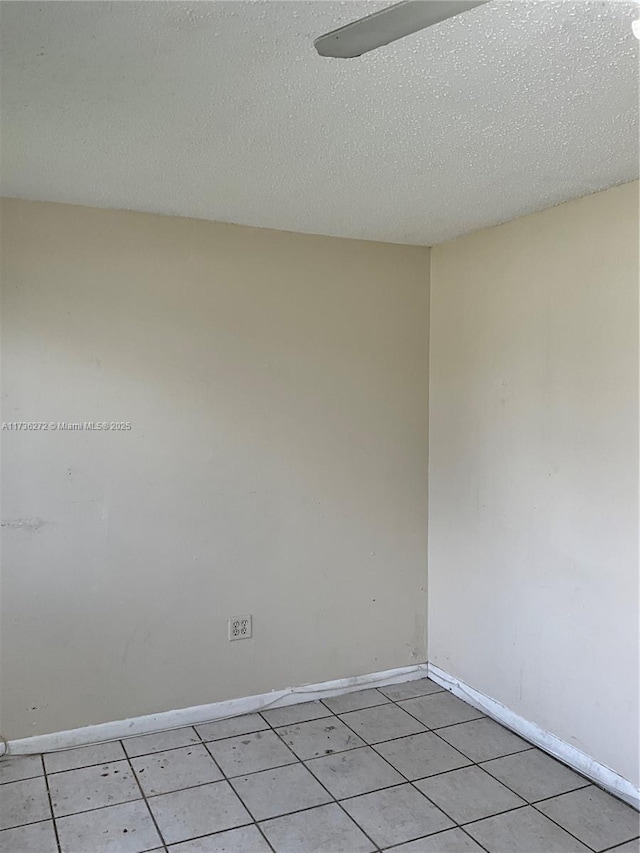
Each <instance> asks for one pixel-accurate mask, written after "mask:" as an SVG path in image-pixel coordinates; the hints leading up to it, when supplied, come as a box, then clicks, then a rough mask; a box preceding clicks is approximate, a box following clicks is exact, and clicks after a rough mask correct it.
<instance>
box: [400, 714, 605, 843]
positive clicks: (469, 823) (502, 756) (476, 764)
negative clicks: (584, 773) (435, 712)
mask: <svg viewBox="0 0 640 853" xmlns="http://www.w3.org/2000/svg"><path fill="white" fill-rule="evenodd" d="M456 698H457V697H456ZM460 701H461V702H464V699H461V700H460ZM465 704H469V703H468V702H467V703H465ZM470 707H472V706H470ZM483 716H487V715H483ZM488 719H491V718H490V717H488ZM469 722H472V721H471V720H470V721H469ZM494 722H496V723H497V725H499V726H500V727H501V728H503V729H505V731H507V732H509V731H510V730H509V729H507V728H506V727H505V726H503V725H502V724H501V723H498V722H497V721H496V720H494ZM453 725H460V726H462V725H465V724H464V723H455V724H453ZM441 728H450V727H448V726H442V727H441ZM432 732H433V734H435V735H436V736H437V737H440V735H438V731H437V730H434V729H432ZM510 733H512V732H510ZM517 737H520V736H519V735H517ZM440 740H442V741H443V742H444V743H446V744H448V745H449V746H451V747H452V748H453V749H456V747H453V745H452V744H450V743H449V742H448V741H447V740H445V738H443V737H440ZM520 740H522V741H523V742H524V743H530V741H527V740H526V739H525V738H520ZM535 748H536V747H535V746H533V745H531V746H530V747H529V749H521V750H518V751H517V752H511V753H507V755H518V754H519V753H521V752H529V751H530V750H531V749H535ZM456 751H457V752H460V754H461V755H465V753H464V752H462V750H459V749H456ZM507 755H500V756H497V757H498V758H506V757H507ZM465 758H468V759H469V760H470V761H472V762H473V765H472V766H474V767H479V768H480V769H481V770H482V769H483V768H482V767H481V765H480V763H479V762H477V761H474V760H473V759H472V758H470V756H468V755H465ZM491 760H493V759H485V761H491ZM484 772H485V773H487V771H486V770H485V771H484ZM574 772H575V771H574ZM489 775H490V776H491V774H489ZM577 775H580V774H577ZM492 778H495V777H492ZM581 778H584V777H581ZM416 781H420V780H416ZM496 781H499V782H500V784H501V785H504V787H505V788H507V790H509V791H511V793H512V794H514V795H515V796H516V797H520V799H522V800H524V802H525V805H524V806H517V807H516V808H514V809H508V810H507V811H506V812H501V813H500V814H507V813H508V811H518V810H519V809H522V808H526V807H527V806H528V807H531V808H534V809H535V810H536V812H537V813H538V814H541V815H543V817H548V816H547V815H544V813H543V812H541V811H540V810H539V809H536V808H535V805H534V804H533V803H530V802H528V801H527V800H525V798H524V797H521V796H520V794H518V793H517V792H516V791H514V790H513V789H512V788H510V787H509V786H508V785H506V784H505V783H504V782H502V781H501V780H496ZM582 787H585V786H582ZM581 789H582V788H579V789H576V790H581ZM417 790H419V789H417ZM423 796H424V795H423ZM556 796H562V795H560V794H558V795H556ZM427 799H429V798H428V797H427ZM547 799H554V798H553V797H548V798H547ZM430 802H431V801H430ZM434 805H435V803H434ZM448 816H449V815H448ZM492 817H495V815H487V817H486V818H479V819H478V820H477V821H468V823H467V824H465V825H471V824H473V823H478V822H479V821H480V820H488V819H489V818H492ZM451 819H452V820H453V818H451ZM549 820H551V818H549ZM552 822H553V823H555V824H556V826H558V827H560V829H562V830H564V831H565V832H566V833H567V834H568V835H570V836H571V837H572V838H574V839H575V840H576V841H578V842H580V843H581V844H584V842H582V841H580V839H579V838H578V837H577V836H575V835H574V834H573V833H572V832H570V831H569V830H568V829H566V827H564V826H561V825H560V824H559V823H557V822H556V821H552ZM456 823H457V822H456ZM457 825H458V826H459V828H460V829H462V830H463V832H464V831H465V830H464V827H463V826H462V825H460V824H457ZM467 834H468V835H470V834H469V833H467ZM470 837H473V836H471V835H470ZM473 840H474V841H475V842H476V844H479V843H480V842H479V841H478V840H477V839H475V838H474V839H473ZM481 846H482V845H481ZM584 846H585V847H588V848H589V845H587V844H584ZM589 849H592V848H589Z"/></svg>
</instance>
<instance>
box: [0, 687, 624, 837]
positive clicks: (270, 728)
mask: <svg viewBox="0 0 640 853" xmlns="http://www.w3.org/2000/svg"><path fill="white" fill-rule="evenodd" d="M364 689H375V690H377V689H378V688H364ZM440 692H445V691H435V692H432V693H428V694H424V697H409V698H426V697H428V696H431V695H434V694H437V693H440ZM383 695H384V694H383ZM386 698H387V699H388V700H389V701H388V702H381V703H380V704H378V705H370V706H367V708H361V709H353V711H354V712H357V711H364V710H368V709H369V708H380V707H384V706H386V705H389V704H393V705H396V706H397V707H399V708H400V709H401V710H403V711H405V713H407V714H408V715H409V716H410V717H412V718H413V719H416V720H417V722H419V723H420V724H421V725H422V726H425V724H424V723H423V722H422V721H421V720H418V718H416V717H414V716H413V714H411V713H410V712H409V711H406V709H405V708H403V707H402V706H401V705H400V704H399V703H400V702H404V701H407V699H399V700H397V701H396V700H394V699H390V698H389V697H386ZM312 701H313V700H312ZM316 701H321V702H322V700H316ZM461 701H464V700H461ZM323 704H324V702H323ZM466 704H468V703H466ZM326 707H327V708H328V706H326ZM471 707H472V706H471ZM328 710H329V714H328V715H327V716H326V717H314V718H312V719H311V720H300V721H297V722H295V723H289V724H286V725H284V726H278V727H275V726H273V725H271V724H270V723H269V721H268V720H266V719H265V722H266V724H267V727H268V728H267V729H259V730H257V731H256V732H246V733H243V734H241V735H229V736H228V737H225V738H218V739H216V740H215V741H205V740H204V739H203V738H202V737H201V735H200V734H199V733H198V732H197V731H196V730H195V727H194V726H182V727H179V728H181V729H189V728H190V729H192V730H193V731H194V732H195V735H196V737H197V738H198V741H196V743H195V744H187V745H185V746H182V747H170V748H169V749H167V750H157V751H156V752H155V753H153V752H152V753H143V754H142V755H140V756H129V755H128V754H127V753H126V749H124V746H123V744H122V741H119V743H120V744H121V746H123V751H124V754H125V757H124V759H116V761H122V760H126V761H127V762H128V764H129V766H130V768H131V771H132V773H133V775H134V778H135V780H136V783H137V785H138V788H139V789H140V793H141V796H142V799H143V801H144V802H145V803H146V806H147V809H148V811H149V813H150V816H151V819H152V821H153V823H154V825H155V827H156V830H157V832H158V834H159V837H160V839H161V841H162V844H163V846H164V849H165V851H166V850H167V844H166V842H165V841H164V837H163V835H162V833H161V832H160V829H159V826H158V824H157V822H156V820H155V817H154V815H153V812H152V811H151V808H150V805H149V802H148V798H147V796H146V795H145V794H144V791H143V790H142V786H141V783H140V781H139V779H138V777H137V775H136V773H135V770H134V768H133V765H132V763H131V762H132V759H133V758H143V757H148V756H152V755H157V754H159V753H162V752H170V751H178V750H180V749H188V748H189V747H190V746H195V745H200V744H202V745H204V746H205V749H207V753H208V754H209V756H210V758H211V760H212V761H213V763H214V765H215V766H216V767H217V769H218V770H219V771H220V773H221V775H222V777H223V779H224V780H225V781H226V782H227V784H229V785H230V787H231V788H232V790H233V791H234V793H235V794H236V797H238V799H239V801H240V802H241V803H242V805H243V807H244V808H245V809H246V810H247V813H248V814H249V816H250V817H251V818H252V823H250V824H245V826H249V825H254V826H256V828H257V829H258V831H259V832H260V834H261V835H262V837H263V838H264V839H265V842H266V843H267V845H268V846H269V849H270V850H273V849H274V848H273V846H272V845H271V844H270V842H269V840H268V839H267V838H266V836H265V835H264V832H263V831H262V829H261V827H260V825H259V823H258V821H256V819H255V818H254V817H253V815H252V814H251V812H250V810H249V809H248V808H247V806H246V805H245V804H244V802H243V801H242V799H241V798H240V797H239V795H238V794H237V792H236V791H235V788H234V787H233V784H232V782H231V781H230V780H232V779H237V778H240V777H241V776H251V775H255V774H257V773H263V772H268V771H270V770H274V769H277V768H266V770H258V771H252V772H250V773H241V774H238V776H227V774H226V773H225V772H224V771H223V770H222V768H221V767H220V765H219V764H218V762H217V761H216V760H215V758H214V756H213V755H212V754H211V752H210V751H209V749H208V746H207V745H208V744H211V743H216V742H219V741H224V740H229V739H231V738H233V737H243V736H250V735H254V734H258V733H259V732H266V731H273V732H274V733H275V734H276V736H277V737H278V738H279V739H280V740H281V741H282V742H283V743H284V745H285V746H286V747H287V748H288V749H289V750H290V751H292V750H291V749H290V747H289V745H288V744H286V743H285V741H284V738H283V737H282V736H281V735H280V734H279V732H278V730H277V729H285V728H291V727H294V726H299V725H302V724H304V723H307V722H320V721H322V720H324V721H326V720H329V719H331V718H336V719H338V720H340V721H341V722H342V723H343V724H344V725H345V726H346V728H348V729H349V730H350V731H352V732H353V733H354V734H355V735H356V736H357V737H359V738H360V737H361V736H360V735H359V734H358V732H356V731H355V730H354V729H353V728H352V727H351V726H350V725H349V724H348V723H347V722H345V721H344V720H343V719H342V717H341V716H340V714H338V713H336V712H335V711H332V710H331V709H330V708H328ZM252 713H256V714H259V712H252ZM343 713H344V714H349V713H352V712H351V711H345V712H343ZM260 716H261V715H260ZM486 716H487V715H484V714H483V715H482V717H486ZM262 719H264V717H262ZM477 719H480V718H477ZM489 719H491V718H489ZM211 722H216V720H213V721H211ZM469 722H473V720H468V721H463V722H461V723H452V724H449V725H447V726H440V727H439V729H443V728H451V727H453V726H456V725H465V724H466V723H469ZM494 722H495V721H494ZM205 724H206V723H204V724H203V723H198V725H205ZM497 725H499V726H500V727H501V728H503V729H505V730H506V731H507V732H509V731H510V730H509V729H507V728H506V727H505V726H502V725H501V724H500V723H497ZM167 731H169V730H167ZM427 732H431V733H433V734H435V735H436V736H438V737H440V739H441V740H442V741H443V742H444V743H446V744H447V745H448V746H449V747H450V748H451V749H454V750H455V751H456V752H458V753H459V754H460V755H462V756H464V757H465V758H466V759H467V760H468V761H469V762H470V764H469V765H466V766H467V767H470V766H474V767H478V768H479V769H481V770H484V772H485V773H487V774H488V775H489V776H490V777H491V778H492V779H494V780H495V781H497V782H498V783H499V784H501V785H503V786H504V787H505V788H506V789H507V790H509V791H511V793H513V794H514V795H516V796H518V797H519V798H521V799H522V800H523V801H524V803H523V805H520V806H516V807H514V808H513V809H507V810H505V811H502V812H496V813H493V814H490V815H487V816H486V817H483V818H478V819H477V820H474V821H468V822H466V823H465V824H464V825H461V824H459V823H458V822H457V821H455V820H454V819H453V818H452V817H451V816H450V815H449V814H447V812H445V810H444V809H442V808H441V807H440V806H438V805H437V803H433V805H434V807H436V808H437V809H438V810H439V811H440V812H442V813H443V814H445V815H446V816H447V817H448V818H449V819H450V820H452V822H453V823H454V824H455V826H456V827H458V828H459V829H460V830H461V831H462V832H465V834H466V835H468V836H469V837H470V838H473V836H471V835H470V834H469V833H467V832H466V831H465V828H464V827H465V826H470V825H473V824H475V823H478V822H480V821H483V820H488V819H490V818H493V817H496V816H498V815H504V814H508V813H509V812H511V811H518V810H521V809H523V808H527V807H530V808H533V809H535V811H536V812H537V813H538V814H540V815H542V816H543V817H546V818H547V819H548V820H550V821H551V822H552V823H554V824H555V825H556V826H558V827H559V828H560V829H562V830H563V831H564V832H566V833H567V834H568V835H569V836H571V837H572V838H574V839H576V840H577V841H579V842H580V843H582V844H585V842H583V841H581V840H580V839H579V838H577V836H575V835H573V833H571V832H570V831H569V830H568V829H567V828H566V827H564V826H562V825H561V824H559V823H558V822H557V821H555V820H553V818H550V817H549V816H548V815H545V814H544V812H542V811H541V810H540V809H538V808H536V804H540V803H544V802H547V801H549V800H553V799H556V798H557V797H560V796H563V795H564V794H569V793H573V792H575V791H579V790H583V789H584V788H585V787H589V786H592V787H595V788H599V786H597V785H595V784H594V783H593V782H591V781H590V780H587V779H586V777H584V776H582V775H581V774H580V773H578V772H577V771H576V770H574V769H573V768H569V769H570V770H571V772H573V773H574V774H575V775H576V776H578V778H580V779H583V780H584V784H582V785H580V786H578V787H577V788H573V789H571V790H570V791H563V792H562V793H560V794H554V795H552V796H549V797H544V798H542V799H540V800H536V801H535V802H531V801H528V800H526V798H524V797H522V796H521V795H520V794H518V793H517V792H516V791H514V790H513V789H512V788H510V787H509V785H507V784H506V783H504V782H503V781H502V780H500V779H496V777H494V776H493V775H492V774H491V773H490V772H489V771H488V770H485V769H484V767H483V766H482V763H487V762H489V761H492V760H494V759H483V761H482V762H478V761H474V760H473V759H471V758H470V757H469V756H466V755H465V754H464V753H463V752H462V751H461V750H458V749H457V748H456V747H454V746H453V745H452V744H449V743H448V741H446V740H445V739H444V738H443V737H441V736H440V735H439V734H438V729H429V728H428V727H427V726H425V729H424V731H423V732H414V733H412V734H408V735H402V736H400V737H398V738H391V739H389V740H386V741H379V742H378V743H377V744H370V743H366V742H365V743H363V744H362V746H356V747H353V748H352V749H351V750H337V751H335V752H332V753H331V755H339V754H341V753H343V752H350V751H355V750H358V749H366V748H370V749H372V750H373V751H374V752H375V754H376V755H377V756H378V757H380V758H381V759H382V760H383V761H385V763H387V764H388V765H389V766H390V767H392V768H393V770H394V771H395V772H397V773H399V775H400V776H401V777H402V778H403V779H404V780H405V782H400V783H397V784H394V785H387V786H385V787H384V788H379V789H377V791H368V792H365V793H364V794H355V795H353V796H350V797H343V798H342V801H346V800H350V799H355V798H357V797H363V796H367V795H368V794H373V793H377V792H379V791H384V790H387V789H391V788H394V787H399V786H401V785H403V784H405V783H406V784H409V785H411V786H412V787H413V788H414V790H416V791H417V792H418V793H420V794H421V796H423V797H424V798H425V799H426V800H427V801H428V802H430V803H432V802H433V801H432V800H430V799H429V797H427V796H426V794H424V792H422V791H420V789H419V788H417V787H416V784H415V783H416V782H419V781H422V780H424V779H430V778H434V777H437V776H441V775H446V774H447V773H450V772H453V771H454V770H457V769H464V768H451V769H449V770H444V771H441V772H440V773H435V774H432V775H431V776H428V777H421V779H416V780H410V779H408V778H407V777H406V776H405V775H404V774H403V773H402V772H401V771H400V770H398V768H397V767H394V765H393V764H392V763H391V762H390V761H389V760H388V759H386V758H385V756H384V755H381V754H380V753H379V752H378V750H377V749H376V747H377V746H380V745H382V744H384V743H390V742H392V741H394V740H402V739H405V738H408V737H413V736H415V735H418V734H424V733H427ZM153 734H160V732H158V733H156V732H154V733H153ZM135 737H144V735H137V736H135ZM361 739H362V738H361ZM520 739H521V740H523V741H524V742H525V743H529V742H528V741H527V740H526V739H525V738H522V737H521V738H520ZM76 748H77V749H82V748H83V747H76ZM535 748H536V747H535V746H534V745H530V746H529V747H528V748H526V749H524V750H518V751H517V752H514V753H507V754H505V755H500V756H497V757H496V758H505V757H507V756H509V755H518V754H520V753H523V752H527V751H530V750H532V749H535ZM292 755H293V756H294V759H295V760H294V761H293V762H292V763H291V764H288V765H278V766H279V767H283V766H284V767H286V766H292V765H293V764H296V763H297V764H301V765H302V766H303V767H305V768H306V769H307V770H309V772H312V771H310V769H309V768H308V767H307V765H306V763H305V762H313V761H317V760H319V759H320V758H323V757H328V756H322V755H320V756H314V757H312V758H308V759H301V758H299V757H298V756H297V755H295V753H293V751H292ZM40 758H41V762H42V767H43V774H44V779H45V785H46V789H47V796H48V799H49V807H50V812H51V818H52V822H53V827H54V832H55V836H56V844H57V847H58V851H59V853H60V849H61V848H60V842H59V838H58V830H57V824H56V820H57V818H56V817H55V816H54V813H53V804H52V800H51V794H50V791H49V779H48V777H49V776H50V775H51V776H53V775H56V774H59V773H65V772H73V771H74V770H82V769H85V768H86V767H98V766H101V765H102V764H104V763H115V762H113V761H112V762H99V763H98V764H95V765H94V764H89V765H83V766H82V767H74V768H70V769H69V770H66V771H65V770H59V771H54V772H53V773H47V771H46V767H45V765H44V754H41V756H40ZM552 760H556V761H558V763H559V764H561V765H563V762H562V761H559V760H558V759H553V758H552ZM563 766H566V765H563ZM312 775H314V774H313V773H312ZM29 778H39V777H38V776H35V777H29ZM314 779H316V781H317V782H318V784H320V786H321V787H322V788H323V789H324V790H325V791H326V792H327V794H328V796H329V797H330V798H331V800H332V801H333V802H334V803H335V804H336V805H338V806H339V807H340V808H341V810H342V811H343V812H344V813H345V814H346V815H347V817H348V818H349V819H350V820H351V821H352V822H354V823H355V824H356V826H358V828H359V829H360V830H361V831H362V832H363V833H364V834H365V836H366V837H367V838H368V839H369V841H371V843H372V844H374V846H375V847H376V850H378V851H380V847H379V845H377V844H375V842H374V841H373V839H371V838H370V837H369V836H368V834H367V833H366V832H365V831H364V830H363V828H362V827H361V826H360V825H359V824H358V822H357V821H356V820H355V819H354V818H353V817H352V816H351V815H349V813H348V812H347V811H346V809H345V808H344V807H343V806H342V805H341V801H339V800H338V799H337V798H336V797H335V796H334V795H333V794H332V793H331V792H330V791H329V790H328V789H327V788H326V786H325V785H324V784H323V783H322V782H321V781H320V780H319V779H317V777H315V775H314ZM16 781H26V780H16ZM2 784H12V783H2ZM208 784H214V783H210V782H204V783H199V784H198V785H191V786H187V787H186V788H179V789H178V791H182V790H188V789H191V788H196V787H201V785H208ZM166 793H169V794H170V793H177V791H176V792H174V791H170V792H166ZM605 793H607V794H608V796H613V795H612V794H610V792H605ZM155 796H161V795H160V794H157V795H151V798H153V797H155ZM614 799H616V798H615V797H614ZM138 801H139V800H138V799H134V800H128V801H125V802H138ZM122 804H124V803H122ZM113 805H114V804H113V803H109V804H107V805H105V806H100V807H98V809H90V810H87V811H82V812H73V813H72V814H74V815H76V814H87V813H88V812H89V811H98V810H101V809H104V808H109V807H111V806H113ZM318 807H319V806H311V807H307V808H304V809H297V810H294V811H293V812H288V813H286V814H287V815H290V814H298V813H300V812H304V811H309V810H311V809H314V808H318ZM70 816H71V815H64V816H63V815H60V817H70ZM284 816H285V815H276V816H275V817H274V818H265V820H272V819H277V818H279V817H284ZM39 822H40V821H29V822H28V823H26V824H20V825H19V826H27V825H30V824H33V823H39ZM11 828H12V829H14V828H18V827H11ZM236 828H239V827H230V828H228V829H223V830H217V831H216V832H215V833H207V834H206V835H216V834H218V833H219V832H227V831H230V830H232V829H236ZM453 828H454V827H449V829H453ZM446 831H448V830H447V829H444V830H438V831H437V832H435V833H429V834H428V835H427V836H421V837H422V838H426V837H431V836H432V835H438V834H441V833H442V832H446ZM206 835H205V836H197V837H198V838H202V837H206ZM185 840H191V839H185ZM411 840H414V839H411ZM415 840H418V839H415ZM633 840H634V839H629V841H633ZM473 841H474V842H475V843H476V844H479V842H478V841H477V840H476V839H475V838H473ZM400 843H401V844H402V843H405V842H400ZM623 843H627V842H623ZM396 846H398V845H392V847H396ZM480 846H481V847H482V845H480ZM585 846H586V847H588V845H586V844H585ZM617 846H619V844H617V845H613V846H612V847H609V848H606V849H607V850H609V851H612V852H613V851H615V849H616V847H617ZM482 849H485V848H484V847H483V848H482Z"/></svg>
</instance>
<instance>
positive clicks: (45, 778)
mask: <svg viewBox="0 0 640 853" xmlns="http://www.w3.org/2000/svg"><path fill="white" fill-rule="evenodd" d="M40 762H41V764H42V773H43V774H44V784H45V787H46V789H47V799H48V801H49V811H50V812H51V823H52V824H53V834H54V835H55V839H56V847H57V848H58V853H60V851H61V847H60V838H59V837H58V824H57V823H56V816H55V814H54V813H53V800H52V799H51V791H50V790H49V779H48V777H47V771H46V769H45V766H44V755H41V756H40ZM23 825H24V824H23Z"/></svg>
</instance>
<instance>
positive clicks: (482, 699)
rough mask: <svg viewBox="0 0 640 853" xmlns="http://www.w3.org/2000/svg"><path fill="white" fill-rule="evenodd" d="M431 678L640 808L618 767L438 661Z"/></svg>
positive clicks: (430, 666) (636, 794)
mask: <svg viewBox="0 0 640 853" xmlns="http://www.w3.org/2000/svg"><path fill="white" fill-rule="evenodd" d="M427 669H428V674H429V678H431V679H432V680H433V681H435V682H436V684H439V685H440V686H441V687H444V688H445V690H449V691H450V692H451V693H453V695H454V696H457V697H458V698H459V699H464V701H465V702H468V703H469V704H470V705H473V707H474V708H478V709H479V710H480V711H484V713H485V714H487V715H488V716H489V717H492V718H493V719H494V720H496V721H497V722H499V723H502V725H503V726H506V728H508V729H511V730H512V731H514V732H516V733H517V734H519V735H522V737H523V738H525V740H528V741H529V742H530V743H533V744H535V746H539V747H540V749H542V750H544V751H545V752H548V753H549V755H553V756H554V758H557V759H558V760H560V761H562V762H563V764H567V765H568V766H569V767H572V768H573V769H574V770H576V771H577V772H578V773H581V774H582V775H583V776H586V777H587V779H591V780H592V781H593V782H595V784H596V785H599V786H600V787H601V788H605V789H606V790H607V791H610V792H611V793H612V794H614V795H615V796H616V797H619V798H620V799H621V800H624V801H625V802H626V803H629V805H630V806H633V807H634V808H636V809H640V790H639V789H638V788H636V787H635V786H634V784H633V783H632V782H630V781H629V780H628V779H625V778H624V777H623V776H620V775H619V774H618V773H616V772H615V771H614V770H611V769H610V768H609V767H606V766H605V765H604V764H600V763H599V762H598V761H596V760H595V759H594V758H591V756H589V755H587V754H586V753H584V752H581V751H580V750H579V749H576V747H575V746H571V744H569V743H567V742H566V741H564V740H561V739H560V738H559V737H556V736H555V735H553V734H551V732H546V731H545V730H544V729H541V728H540V726H537V725H536V724H535V723H531V722H529V720H525V719H524V717H520V716H518V714H516V713H514V712H513V711H510V710H509V708H505V706H504V705H501V704H500V702H497V701H496V700H495V699H490V698H489V697H488V696H485V695H484V693H480V691H478V690H474V688H473V687H469V685H468V684H465V683H464V682H463V681H460V679H458V678H454V676H452V675H449V674H448V673H447V672H444V670H442V669H440V667H437V666H436V665H435V664H432V663H430V664H428V667H427Z"/></svg>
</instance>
